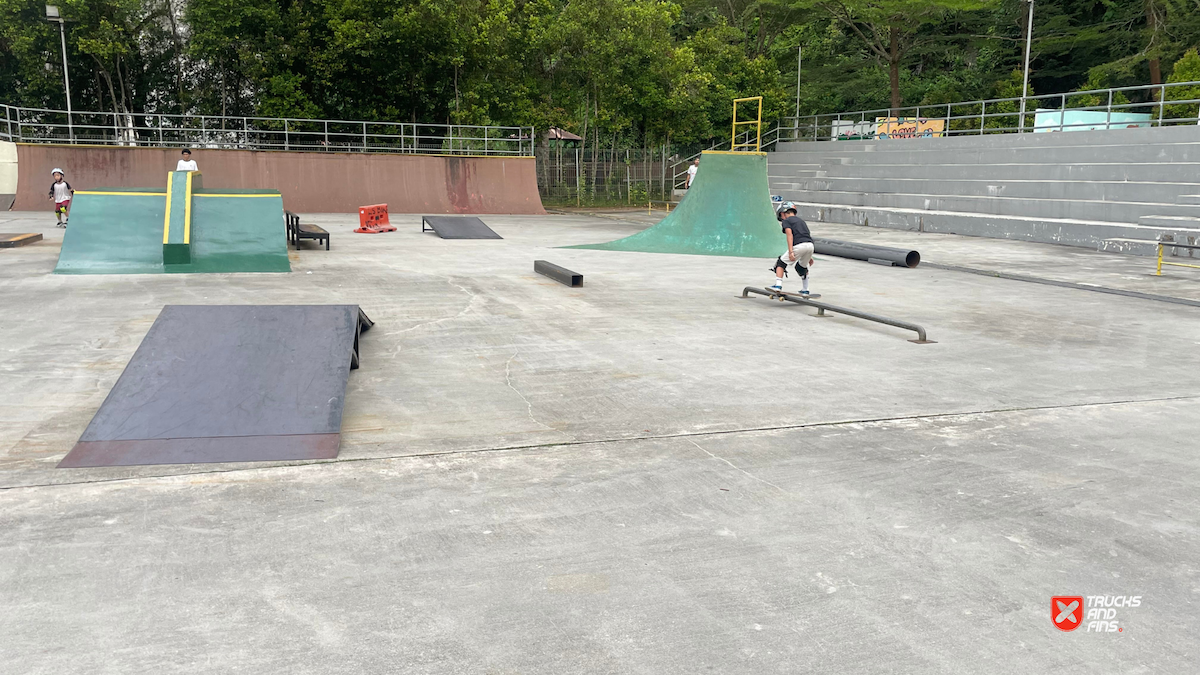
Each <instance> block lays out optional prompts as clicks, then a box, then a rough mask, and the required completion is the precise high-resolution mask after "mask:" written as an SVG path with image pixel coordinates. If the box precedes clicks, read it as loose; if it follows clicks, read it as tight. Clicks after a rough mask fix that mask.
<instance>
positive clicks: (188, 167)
mask: <svg viewBox="0 0 1200 675" xmlns="http://www.w3.org/2000/svg"><path fill="white" fill-rule="evenodd" d="M175 170H176V171H199V169H197V168H196V160H194V159H181V160H179V163H178V164H176V165H175Z"/></svg>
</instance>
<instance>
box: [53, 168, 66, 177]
mask: <svg viewBox="0 0 1200 675" xmlns="http://www.w3.org/2000/svg"><path fill="white" fill-rule="evenodd" d="M56 173H61V174H62V175H64V176H65V175H67V172H66V171H63V170H62V169H55V170H53V171H51V172H50V175H51V176H53V175H54V174H56Z"/></svg>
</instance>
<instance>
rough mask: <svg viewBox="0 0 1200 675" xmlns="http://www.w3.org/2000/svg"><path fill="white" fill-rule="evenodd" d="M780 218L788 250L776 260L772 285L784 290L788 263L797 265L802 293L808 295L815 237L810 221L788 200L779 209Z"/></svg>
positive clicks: (774, 288)
mask: <svg viewBox="0 0 1200 675" xmlns="http://www.w3.org/2000/svg"><path fill="white" fill-rule="evenodd" d="M778 216H779V220H780V223H781V225H782V227H783V234H784V236H786V237H787V251H785V252H784V254H783V255H781V256H779V258H777V259H776V260H775V267H774V271H775V283H774V284H773V285H772V286H771V287H770V288H771V290H774V291H782V290H783V278H784V277H785V276H787V268H788V265H795V269H796V274H799V275H800V282H801V284H802V288H803V290H801V291H800V295H803V296H807V295H808V268H810V267H812V264H813V259H812V254H813V238H812V234H811V233H810V232H809V231H808V223H806V222H804V221H803V220H801V219H800V216H797V215H796V205H795V204H793V203H791V202H788V203H786V204H784V205H783V207H782V208H780V209H779V214H778Z"/></svg>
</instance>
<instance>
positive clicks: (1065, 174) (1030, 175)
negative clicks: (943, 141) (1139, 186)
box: [817, 162, 1200, 185]
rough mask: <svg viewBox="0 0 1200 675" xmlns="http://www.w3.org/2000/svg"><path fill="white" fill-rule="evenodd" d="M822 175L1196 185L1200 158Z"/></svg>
mask: <svg viewBox="0 0 1200 675" xmlns="http://www.w3.org/2000/svg"><path fill="white" fill-rule="evenodd" d="M817 168H818V169H819V170H823V171H824V172H825V175H827V176H832V177H849V178H877V179H878V178H896V177H904V178H910V179H913V178H921V179H929V180H941V179H966V180H992V181H996V180H1024V181H1030V180H1038V181H1045V180H1052V181H1057V180H1075V181H1079V180H1086V181H1103V182H1108V183H1114V182H1137V183H1146V182H1154V183H1162V182H1166V183H1184V184H1189V183H1190V184H1195V185H1200V162H1169V163H1168V162H1161V163H1139V164H1128V163H1122V164H1098V163H1097V164H1030V163H1017V164H997V163H992V164H985V165H979V164H970V163H944V164H915V163H911V162H898V163H872V164H861V165H846V164H836V165H828V166H826V165H818V166H817Z"/></svg>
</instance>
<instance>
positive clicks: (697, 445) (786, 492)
mask: <svg viewBox="0 0 1200 675" xmlns="http://www.w3.org/2000/svg"><path fill="white" fill-rule="evenodd" d="M685 440H687V442H688V443H691V444H692V445H694V446H696V449H697V450H699V451H700V452H703V453H704V454H706V455H708V456H709V457H712V458H713V459H716V460H720V461H722V462H725V463H726V464H728V465H729V466H730V467H732V468H733V469H734V470H736V471H740V472H741V473H743V474H745V475H746V476H748V477H750V478H751V479H753V480H756V481H758V482H760V483H762V484H763V485H770V486H771V487H773V488H775V489H776V490H779V491H780V492H782V493H783V494H785V495H786V494H791V493H789V492H788V491H787V490H784V489H783V488H781V487H779V486H778V485H776V484H774V483H772V482H771V481H769V480H765V479H762V478H759V477H758V476H755V475H754V474H752V473H750V472H749V471H747V470H745V469H743V468H742V467H740V466H738V465H736V464H734V463H733V462H731V461H729V460H727V459H725V458H724V457H721V456H718V455H714V454H713V453H711V452H709V451H708V450H705V449H704V448H702V447H700V444H699V443H697V442H696V441H693V440H692V439H690V438H688V439H685Z"/></svg>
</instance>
